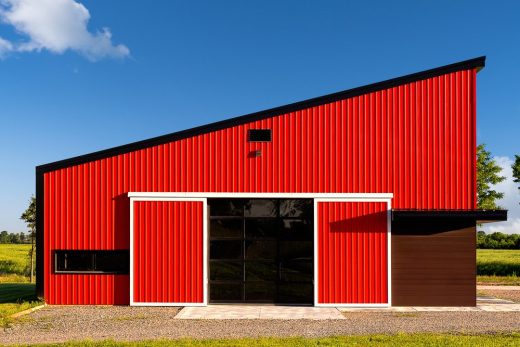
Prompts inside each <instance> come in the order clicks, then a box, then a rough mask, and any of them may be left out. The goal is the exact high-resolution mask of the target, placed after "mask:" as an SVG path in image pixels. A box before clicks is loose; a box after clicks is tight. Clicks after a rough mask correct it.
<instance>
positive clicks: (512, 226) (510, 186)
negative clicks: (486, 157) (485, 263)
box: [482, 157, 520, 234]
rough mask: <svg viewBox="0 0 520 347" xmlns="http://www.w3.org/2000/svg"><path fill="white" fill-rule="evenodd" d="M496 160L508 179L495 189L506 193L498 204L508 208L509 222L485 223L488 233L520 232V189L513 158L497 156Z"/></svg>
mask: <svg viewBox="0 0 520 347" xmlns="http://www.w3.org/2000/svg"><path fill="white" fill-rule="evenodd" d="M495 161H496V162H497V164H498V165H500V167H501V168H502V172H501V176H505V177H506V179H505V180H504V181H502V182H500V183H499V184H497V185H495V186H494V188H493V189H495V190H496V191H498V192H503V193H504V198H503V199H501V200H499V201H498V205H499V206H500V207H502V208H505V209H506V210H509V211H508V213H507V222H500V223H488V224H484V225H483V228H482V229H483V230H484V231H485V232H486V233H494V232H502V233H506V234H513V233H520V204H519V202H520V191H519V190H518V184H517V183H515V182H513V170H512V169H511V165H512V164H513V159H511V158H509V157H495Z"/></svg>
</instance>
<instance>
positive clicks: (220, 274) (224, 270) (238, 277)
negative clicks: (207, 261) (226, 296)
mask: <svg viewBox="0 0 520 347" xmlns="http://www.w3.org/2000/svg"><path fill="white" fill-rule="evenodd" d="M242 269H243V266H242V262H237V261H218V262H217V261H214V262H212V263H211V266H210V267H209V279H210V280H211V281H242V279H243V275H242Z"/></svg>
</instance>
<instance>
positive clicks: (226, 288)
mask: <svg viewBox="0 0 520 347" xmlns="http://www.w3.org/2000/svg"><path fill="white" fill-rule="evenodd" d="M208 205H209V215H210V217H209V218H210V231H209V238H210V241H209V242H210V251H209V292H210V294H209V297H210V302H283V303H311V302H312V298H313V275H314V271H313V265H314V263H313V251H314V248H313V237H314V232H313V220H312V216H313V204H312V200H310V199H307V200H303V199H287V200H284V199H240V200H235V199H209V200H208Z"/></svg>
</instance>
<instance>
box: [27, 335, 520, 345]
mask: <svg viewBox="0 0 520 347" xmlns="http://www.w3.org/2000/svg"><path fill="white" fill-rule="evenodd" d="M519 344H520V335H519V334H511V335H505V334H504V335H500V334H498V335H450V334H398V335H366V336H341V337H325V338H304V337H293V338H261V339H233V340H193V339H181V340H152V341H150V340H148V341H138V342H115V341H99V342H94V341H77V342H67V343H64V344H49V345H37V346H70V347H77V346H87V347H115V346H121V347H130V346H135V347H144V346H150V347H162V346H177V347H229V346H233V347H273V346H284V347H311V346H313V347H314V346H323V347H325V346H331V347H332V346H390V347H392V346H395V347H397V346H405V347H408V346H431V347H433V346H493V347H498V346H518V345H519Z"/></svg>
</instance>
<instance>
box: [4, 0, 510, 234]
mask: <svg viewBox="0 0 520 347" xmlns="http://www.w3.org/2000/svg"><path fill="white" fill-rule="evenodd" d="M6 1H7V5H0V18H1V21H0V131H1V136H0V161H1V163H2V170H0V192H2V194H1V196H0V230H3V229H7V230H10V231H22V230H24V229H25V228H24V225H23V224H22V222H21V221H19V219H18V218H19V216H20V214H21V213H22V212H23V210H24V209H25V207H26V205H27V201H28V199H29V197H30V195H31V194H33V193H34V167H35V166H36V165H39V164H43V163H47V162H51V161H56V160H60V159H64V158H68V157H71V156H76V155H80V154H84V153H89V152H92V151H96V150H100V149H104V148H108V147H112V146H116V145H120V144H125V143H128V142H133V141H137V140H141V139H146V138H149V137H152V136H157V135H161V134H165V133H169V132H174V131H177V130H182V129H185V128H189V127H193V126H197V125H201V124H205V123H208V122H213V121H217V120H221V119H225V118H229V117H232V116H237V115H241V114H245V113H249V112H253V111H258V110H262V109H266V108H270V107H274V106H279V105H283V104H287V103H291V102H294V101H298V100H303V99H307V98H310V97H315V96H319V95H323V94H328V93H331V92H336V91H339V90H344V89H349V88H352V87H356V86H360V85H364V84H368V83H372V82H377V81H380V80H385V79H388V78H392V77H397V76H400V75H404V74H408V73H412V72H416V71H421V70H424V69H429V68H433V67H437V66H441V65H445V64H449V63H453V62H457V61H460V60H465V59H469V58H473V57H477V56H481V55H486V56H487V65H486V68H485V69H484V70H482V71H481V72H480V73H479V75H478V82H477V88H478V126H477V128H478V129H477V132H478V134H477V135H478V141H479V142H485V143H487V144H488V148H489V149H490V150H491V151H492V153H493V154H494V155H495V156H497V157H500V160H501V161H500V162H501V163H502V164H503V165H504V166H507V163H508V160H510V159H511V158H512V156H513V154H515V153H520V137H519V134H518V133H519V130H520V83H518V81H520V21H519V20H518V14H519V13H520V3H519V2H516V1H511V2H500V3H499V4H496V3H494V4H493V5H492V6H490V4H489V3H488V2H479V1H467V2H463V1H409V2H387V1H380V2H369V1H359V2H347V1H313V2H310V1H301V0H300V1H284V2H281V1H258V2H256V3H255V2H252V1H251V2H244V1H218V2H217V1H207V2H195V1H185V2H179V1H166V0H165V1H153V2H145V1H126V0H125V1H123V0H111V1H87V0H78V1H77V2H79V3H80V4H81V5H78V3H77V2H76V3H74V1H73V0H6ZM35 1H36V3H37V5H34V3H35ZM9 3H11V4H12V6H11V5H9ZM31 3H32V4H31ZM33 5H34V6H33ZM17 6H18V7H17ZM31 6H33V7H31ZM503 188H504V189H507V190H508V192H507V194H508V199H509V200H510V202H507V206H505V207H509V208H512V209H513V210H512V211H511V212H513V216H514V218H517V217H518V221H517V222H518V227H519V228H520V211H516V212H515V210H514V209H515V208H517V206H516V205H518V204H517V203H516V202H515V199H516V201H518V200H520V195H518V193H517V192H516V191H515V188H514V186H513V184H512V183H511V182H509V184H508V185H504V186H503ZM515 194H516V195H515ZM509 200H508V201H509ZM515 204H516V205H515ZM509 205H511V206H509ZM515 220H516V219H515ZM511 223H512V222H510V223H509V225H511ZM499 226H500V225H499ZM505 228H506V229H504V230H505V231H508V229H507V225H505ZM497 230H498V229H497ZM519 231H520V229H519Z"/></svg>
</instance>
